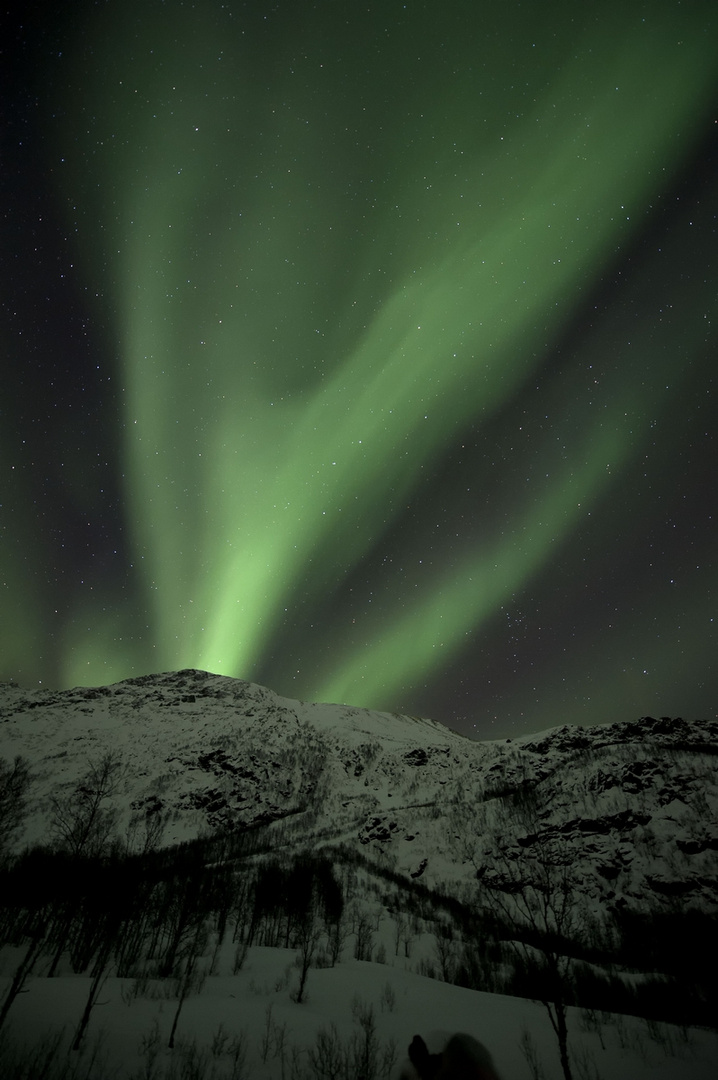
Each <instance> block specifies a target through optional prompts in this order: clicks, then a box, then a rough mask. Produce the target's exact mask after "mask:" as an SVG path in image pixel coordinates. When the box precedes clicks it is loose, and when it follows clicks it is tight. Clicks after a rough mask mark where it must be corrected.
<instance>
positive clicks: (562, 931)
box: [478, 809, 585, 1080]
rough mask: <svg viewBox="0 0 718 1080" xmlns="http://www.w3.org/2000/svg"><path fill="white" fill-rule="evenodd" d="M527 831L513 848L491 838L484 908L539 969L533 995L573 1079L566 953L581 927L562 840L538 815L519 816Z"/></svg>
mask: <svg viewBox="0 0 718 1080" xmlns="http://www.w3.org/2000/svg"><path fill="white" fill-rule="evenodd" d="M521 816H522V818H523V821H524V823H525V824H529V825H530V826H531V827H530V829H529V831H528V833H527V834H526V835H525V836H523V837H521V840H520V842H519V843H517V844H516V846H515V847H512V846H510V845H509V844H507V843H506V842H505V841H502V840H501V839H500V838H499V837H496V836H495V837H494V845H493V850H492V851H491V853H490V854H487V856H486V861H485V863H484V865H483V866H482V867H481V869H480V870H479V872H478V877H479V880H480V882H481V885H482V886H483V888H484V890H485V892H484V898H485V900H486V901H487V903H488V906H489V908H490V909H491V910H493V912H494V914H495V915H496V916H498V919H499V920H500V922H502V923H503V924H504V926H505V927H506V928H507V929H508V930H509V931H510V934H511V944H512V947H513V948H514V949H516V950H517V952H518V954H519V955H520V956H522V957H523V959H524V960H525V962H526V965H527V967H528V968H529V969H531V968H536V966H537V962H538V966H539V977H538V979H537V982H536V986H537V995H536V996H537V997H538V998H539V1000H540V1001H541V1002H542V1004H543V1005H544V1006H545V1008H546V1010H547V1012H548V1016H549V1019H550V1021H551V1026H552V1028H553V1030H554V1033H555V1035H556V1038H557V1040H558V1048H559V1057H560V1059H561V1068H562V1069H563V1075H564V1078H565V1080H572V1075H571V1065H570V1061H569V1053H568V1027H567V1023H566V1016H567V1006H568V1004H569V1003H570V1002H571V1000H572V993H571V979H570V974H571V966H572V960H571V956H570V955H568V950H569V949H570V947H571V943H572V942H574V941H576V940H577V939H578V938H579V937H580V936H581V934H582V931H583V928H584V915H585V912H584V910H583V907H582V905H581V904H580V903H579V902H578V901H577V897H576V893H575V890H574V888H573V885H572V881H571V874H570V862H569V860H568V857H567V855H566V852H565V850H564V851H563V852H562V851H561V845H560V841H559V840H557V839H556V838H554V837H552V836H550V835H549V834H548V833H547V831H546V829H545V828H544V829H543V830H542V829H541V826H540V824H539V823H538V816H537V815H536V816H534V815H532V813H531V811H530V810H529V811H526V809H524V811H523V812H522V815H521Z"/></svg>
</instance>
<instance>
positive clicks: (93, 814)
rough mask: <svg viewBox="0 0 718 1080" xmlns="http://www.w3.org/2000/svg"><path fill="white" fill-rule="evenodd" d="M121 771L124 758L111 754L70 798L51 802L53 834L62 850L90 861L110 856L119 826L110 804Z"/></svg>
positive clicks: (95, 768)
mask: <svg viewBox="0 0 718 1080" xmlns="http://www.w3.org/2000/svg"><path fill="white" fill-rule="evenodd" d="M121 767H122V763H121V761H120V758H119V757H118V756H117V755H116V754H114V753H113V752H111V751H108V752H107V753H106V754H103V756H102V757H101V758H100V760H99V761H97V762H95V764H93V765H91V766H90V768H89V769H88V771H87V773H86V774H85V776H84V777H83V778H82V780H80V781H79V782H78V783H77V784H76V785H75V787H74V788H73V789H72V791H71V792H70V793H69V794H68V795H66V796H64V797H63V798H57V797H56V798H53V799H52V800H51V803H52V822H51V830H52V834H53V836H54V838H55V840H56V841H57V843H58V846H59V847H60V848H61V849H63V850H65V851H67V852H69V853H70V854H71V855H73V856H80V855H84V856H87V857H90V858H93V857H97V856H98V855H102V854H104V853H106V851H107V849H108V847H109V845H110V841H111V840H112V837H113V834H114V832H115V826H116V824H117V813H116V811H115V810H114V809H113V808H112V807H111V806H108V802H109V800H110V799H111V798H112V796H113V795H114V794H115V792H116V791H117V787H118V785H119V781H120V776H121Z"/></svg>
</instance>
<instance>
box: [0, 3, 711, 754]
mask: <svg viewBox="0 0 718 1080" xmlns="http://www.w3.org/2000/svg"><path fill="white" fill-rule="evenodd" d="M31 7H32V14H31V16H30V17H28V16H27V14H23V13H22V11H21V10H20V9H19V8H18V10H17V11H16V12H15V13H14V14H13V13H12V12H11V25H10V31H9V32H8V33H3V41H2V50H3V54H2V56H1V57H0V67H1V68H2V76H1V77H2V86H1V87H0V89H1V90H2V95H3V101H4V102H5V103H6V106H5V109H4V113H3V117H2V143H1V144H0V145H1V148H2V159H3V166H2V176H1V178H0V182H1V183H2V221H3V232H2V241H1V244H0V248H1V250H0V260H1V272H2V285H3V287H2V296H1V297H0V303H1V304H2V322H1V324H0V325H1V326H2V339H1V341H2V350H3V371H4V379H3V389H2V394H1V395H0V410H1V411H0V454H1V467H2V474H1V475H2V481H1V487H0V496H1V499H2V506H1V508H0V633H1V634H2V641H1V643H0V676H1V677H3V678H6V679H15V680H17V681H18V682H20V683H21V684H23V685H26V686H37V685H42V686H44V687H52V688H55V687H56V688H65V687H70V686H73V685H77V684H85V685H92V684H104V683H109V682H113V681H116V680H118V679H122V678H127V677H131V676H135V675H141V674H146V673H149V672H155V671H163V670H173V669H177V668H182V667H196V668H204V669H207V670H210V671H213V672H219V673H222V674H226V675H233V676H237V677H240V678H245V679H251V680H253V681H256V682H260V683H263V684H265V685H267V686H270V687H272V688H273V689H274V690H276V691H277V692H279V693H281V694H285V695H287V696H290V697H296V698H302V699H306V700H318V701H341V702H346V703H349V704H353V705H359V706H369V707H375V708H380V709H387V710H394V711H402V712H409V713H412V714H417V715H423V716H431V717H434V718H435V719H437V720H440V721H442V722H444V723H446V724H448V725H450V726H451V727H453V728H455V729H457V730H459V731H462V732H464V733H467V734H470V735H475V736H477V737H480V738H491V737H501V736H512V735H518V734H521V733H524V732H529V731H538V730H541V729H542V728H545V727H548V726H551V725H554V724H559V723H578V724H592V723H600V722H606V721H612V720H622V719H631V718H633V717H636V716H641V715H644V714H648V713H650V714H653V715H663V714H669V715H683V716H688V717H693V716H714V715H716V714H717V712H718V695H717V693H716V691H718V670H717V668H716V662H715V659H716V649H717V646H718V598H717V596H716V585H717V584H718V583H717V581H716V574H717V570H718V564H717V561H716V549H717V547H718V543H717V541H718V536H717V530H716V514H717V512H718V509H717V506H716V493H717V491H718V483H717V475H718V473H717V466H718V452H717V445H716V371H717V370H718V369H717V364H716V355H717V349H716V343H717V337H716V298H717V295H718V268H717V266H716V253H717V251H718V247H717V245H716V214H717V213H718V122H717V121H718V112H717V111H716V101H717V93H716V92H717V91H718V74H717V73H716V68H715V56H716V55H717V53H718V12H717V11H716V8H715V4H714V3H713V2H712V0H711V2H707V3H700V2H695V3H690V4H680V3H678V2H675V0H673V2H663V0H652V2H650V3H648V2H646V3H642V2H640V0H639V2H636V3H631V4H627V3H625V0H621V2H620V3H614V2H612V0H607V2H603V3H586V4H576V3H569V2H547V3H542V4H533V3H518V2H516V0H501V2H494V3H490V2H486V3H483V2H479V0H471V2H468V0H467V2H462V0H441V2H438V0H424V2H420V0H415V2H412V0H407V2H405V3H404V2H395V0H363V2H362V3H356V4H354V3H351V4H349V3H344V2H339V0H317V2H309V0H307V2H304V0H291V2H290V0H275V2H266V3H265V2H260V0H247V2H244V3H241V2H238V3H232V2H225V3H221V2H215V0H196V2H195V3H181V2H179V0H174V2H173V0H167V2H159V0H122V2H119V0H106V2H103V3H89V2H87V0H76V2H74V3H72V4H69V3H66V2H60V3H54V4H47V5H46V7H45V8H43V6H42V4H39V5H32V6H31Z"/></svg>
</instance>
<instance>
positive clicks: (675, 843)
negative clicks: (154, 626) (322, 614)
mask: <svg viewBox="0 0 718 1080" xmlns="http://www.w3.org/2000/svg"><path fill="white" fill-rule="evenodd" d="M716 746H718V723H717V722H716V721H708V720H704V721H687V720H682V719H668V718H662V719H654V718H650V717H644V718H642V719H639V720H634V721H625V722H617V723H610V724H605V725H602V726H598V727H592V728H580V727H571V726H560V727H556V728H554V729H552V730H550V731H547V732H544V733H541V734H539V735H532V736H527V737H524V738H520V739H516V740H513V741H511V740H497V741H491V742H475V741H471V740H469V739H466V738H464V737H462V736H460V735H458V734H456V733H455V732H453V731H451V730H449V729H448V728H446V727H443V726H442V725H440V724H438V723H435V722H434V721H431V720H426V719H421V718H417V717H410V716H400V715H395V714H389V713H381V712H374V711H371V710H365V709H355V708H349V707H345V706H339V705H321V704H308V703H305V702H298V701H291V700H288V699H286V698H281V697H279V696H277V695H276V694H274V693H273V692H272V691H271V690H268V689H266V688H264V687H261V686H257V685H255V684H252V683H247V682H244V681H242V680H238V679H230V678H226V677H223V676H218V675H210V674H208V673H206V672H200V671H195V670H188V671H181V672H172V673H166V674H162V675H155V676H146V677H142V678H138V679H130V680H127V681H125V682H121V683H117V684H116V685H114V686H108V687H97V688H77V689H74V690H68V691H61V692H53V691H42V690H34V691H24V690H22V689H20V688H18V687H14V686H8V685H6V686H3V687H2V688H1V689H0V755H1V756H3V757H4V758H5V759H10V758H12V757H14V756H15V755H16V754H21V755H23V756H24V757H26V758H27V759H28V760H29V761H30V762H31V763H32V771H33V776H34V783H33V786H32V791H31V806H30V813H29V814H28V818H27V825H26V834H25V839H26V841H28V842H39V841H43V840H46V839H47V838H48V836H49V834H50V818H51V797H52V796H62V795H63V793H67V792H69V791H71V790H72V788H73V785H76V784H77V783H78V780H79V779H80V778H81V777H82V776H83V774H84V773H85V772H86V771H87V768H88V766H89V765H90V764H92V763H93V762H96V761H97V760H99V759H100V758H101V757H102V756H103V755H105V754H107V753H111V754H112V755H113V756H114V757H115V759H116V761H117V762H118V763H119V765H120V768H119V770H118V780H117V784H116V787H115V790H114V791H113V794H112V796H111V802H112V805H113V807H114V809H115V811H116V813H117V817H118V830H119V832H120V834H122V835H124V834H126V832H127V829H128V827H129V826H130V822H131V821H133V822H134V827H135V831H136V826H137V823H138V822H140V823H144V822H145V821H146V820H147V819H148V818H152V817H156V816H159V817H161V819H162V821H163V831H162V843H163V844H165V845H167V844H172V843H176V842H179V841H184V840H188V839H191V838H194V837H197V836H199V835H203V834H206V833H207V831H208V830H209V831H210V832H214V831H217V830H231V831H237V830H241V829H244V828H246V827H256V826H258V825H267V824H269V823H272V822H280V821H283V822H284V823H285V825H286V826H288V827H289V826H291V838H290V837H289V835H288V833H287V830H286V828H285V829H284V831H283V836H284V837H285V838H286V840H285V841H283V842H288V843H291V844H292V845H294V846H296V847H297V848H300V847H301V846H302V845H303V844H306V843H310V842H311V843H314V842H316V841H317V840H319V839H320V840H321V842H322V843H323V844H325V845H329V844H336V843H337V842H342V843H344V844H348V845H350V846H353V847H356V849H357V850H359V851H361V852H364V853H365V854H366V855H367V856H369V857H370V858H372V859H375V860H377V862H378V863H380V864H381V865H383V866H384V867H390V868H391V869H392V870H394V871H396V872H397V873H398V874H400V875H404V876H406V878H407V879H409V880H416V879H417V878H419V877H421V879H422V881H423V882H425V883H426V884H428V885H430V886H433V887H441V888H442V890H445V891H448V892H456V891H460V890H461V889H462V888H464V887H466V886H467V885H468V884H470V883H471V882H472V881H475V879H476V875H477V872H479V873H480V872H481V869H482V867H483V864H484V862H485V859H486V857H487V856H488V851H487V850H486V847H487V845H486V844H485V843H484V840H485V839H488V838H489V837H491V836H494V834H495V833H496V832H497V831H498V832H499V833H500V836H501V845H502V848H504V849H506V850H507V851H508V852H509V853H510V852H511V850H512V847H513V849H516V848H518V847H522V848H523V850H524V851H526V850H528V851H530V850H531V848H532V845H535V842H536V838H540V839H542V840H546V839H548V838H553V839H559V840H560V842H561V844H562V846H563V849H564V851H565V852H566V855H567V861H569V862H570V864H571V866H572V873H573V878H574V885H575V887H576V888H577V889H579V890H580V891H581V892H583V893H585V894H586V895H587V896H588V897H590V898H591V899H592V900H593V901H594V902H601V903H608V904H611V905H617V906H623V905H628V906H629V907H633V906H638V907H641V906H642V905H645V904H650V905H651V906H654V905H658V906H660V907H663V908H666V909H667V910H669V909H671V908H672V906H674V905H675V903H676V902H677V901H679V902H680V904H681V905H682V906H683V907H685V906H688V907H692V908H695V909H696V910H700V911H704V912H706V911H710V912H715V911H716V910H718V781H717V779H716V767H715V763H716V756H715V753H716V751H715V747H716ZM529 793H530V794H531V805H532V810H531V815H530V817H531V820H530V821H529V822H528V826H530V827H527V821H526V815H525V813H524V814H523V815H519V816H518V817H517V815H516V810H515V804H516V797H517V795H520V796H521V801H522V803H523V804H524V805H525V804H526V798H527V795H528V794H529ZM532 837H533V839H532Z"/></svg>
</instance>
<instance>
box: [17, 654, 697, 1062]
mask: <svg viewBox="0 0 718 1080" xmlns="http://www.w3.org/2000/svg"><path fill="white" fill-rule="evenodd" d="M717 735H718V724H716V723H715V721H685V720H680V719H668V718H660V719H653V718H650V717H643V718H642V719H640V720H636V721H631V722H622V723H613V724H606V725H603V726H600V727H593V728H588V729H586V728H580V727H572V726H560V727H556V728H553V729H552V730H550V731H547V732H544V733H542V734H540V735H535V736H527V737H524V738H520V739H515V740H508V739H504V740H495V741H489V742H477V741H472V740H469V739H466V738H464V737H462V736H460V735H458V734H456V733H455V732H452V731H450V730H448V729H446V728H445V727H443V726H442V725H440V724H437V723H434V722H433V721H431V720H425V719H421V718H418V717H412V716H398V715H394V714H390V713H381V712H374V711H370V710H365V709H354V708H347V707H345V706H339V705H312V704H306V703H304V702H298V701H291V700H288V699H285V698H281V697H278V696H277V695H276V694H274V693H272V692H271V691H270V690H268V689H265V688H264V687H261V686H257V685H254V684H251V683H247V682H243V681H241V680H237V679H229V678H224V677H221V676H217V675H210V674H207V673H206V672H202V671H194V670H187V671H180V672H172V673H167V674H162V675H154V676H148V677H143V678H139V679H131V680H127V681H125V682H121V683H118V684H116V685H114V686H108V687H99V688H84V689H82V688H80V689H75V690H69V691H65V692H52V691H25V690H22V689H20V688H18V687H16V686H13V685H5V686H2V687H0V766H2V765H3V762H4V763H5V765H4V767H3V768H2V769H0V808H1V807H3V806H5V807H7V806H8V805H10V804H9V803H8V798H7V796H8V790H9V788H10V786H11V785H9V783H8V777H9V776H11V775H13V774H12V771H11V769H9V768H8V765H7V763H8V762H11V761H12V760H13V759H14V758H15V757H16V756H17V755H20V756H21V757H22V758H24V759H25V760H26V761H28V762H29V763H30V767H31V783H30V785H29V788H28V792H29V794H28V805H27V814H26V815H25V816H24V819H23V829H24V833H22V834H20V835H17V836H15V837H14V839H15V844H16V848H17V850H18V851H19V850H20V848H21V846H22V845H23V844H28V845H31V844H36V843H40V844H43V843H49V845H50V847H51V848H53V850H49V851H48V850H44V851H43V850H32V851H28V852H25V854H24V855H22V856H21V857H20V858H18V859H17V860H15V862H13V860H7V861H6V863H5V865H4V866H0V876H2V882H0V884H1V885H2V888H0V916H2V917H1V918H0V923H1V924H2V929H3V935H4V936H3V941H2V943H1V944H0V1027H1V1026H2V1024H3V1020H5V1021H6V1027H5V1028H4V1029H3V1032H2V1035H3V1038H1V1039H0V1072H2V1073H3V1076H6V1075H7V1076H8V1077H22V1078H23V1080H25V1078H26V1077H28V1076H35V1075H43V1076H48V1077H49V1078H50V1080H69V1078H70V1077H72V1078H76V1077H77V1076H79V1075H80V1072H79V1071H78V1070H79V1069H80V1067H81V1068H82V1070H83V1071H82V1075H83V1076H87V1077H88V1080H97V1078H99V1077H101V1078H102V1080H105V1077H106V1076H107V1075H115V1076H117V1077H118V1080H119V1078H122V1080H135V1078H136V1077H139V1076H143V1077H150V1076H151V1077H153V1078H154V1080H171V1078H174V1077H177V1076H178V1075H181V1076H187V1077H199V1076H202V1077H216V1078H217V1080H219V1078H222V1080H225V1078H226V1080H229V1078H230V1077H231V1078H232V1080H238V1078H240V1077H245V1076H249V1075H251V1076H254V1077H256V1078H257V1080H280V1077H281V1078H282V1080H285V1078H286V1077H288V1076H289V1077H292V1078H294V1080H315V1078H319V1077H325V1076H327V1075H331V1076H335V1077H338V1078H339V1080H354V1078H355V1077H356V1076H359V1075H361V1076H367V1077H370V1078H373V1080H397V1077H398V1075H399V1069H400V1065H401V1056H402V1048H404V1053H405V1048H406V1047H408V1045H409V1042H410V1040H411V1039H412V1038H413V1035H414V1034H415V1033H416V1032H417V1031H419V1032H422V1033H427V1034H429V1033H430V1032H431V1029H434V1028H440V1029H442V1030H443V1031H444V1033H445V1034H447V1033H450V1032H451V1031H456V1030H462V1029H463V1030H466V1031H469V1032H472V1033H474V1034H475V1035H476V1037H478V1038H480V1039H482V1040H485V1041H486V1043H487V1045H489V1047H490V1048H491V1050H492V1052H493V1053H494V1054H495V1058H496V1060H497V1063H498V1065H499V1071H500V1073H501V1074H502V1075H505V1076H515V1077H522V1076H523V1077H529V1076H530V1077H533V1078H534V1080H535V1078H536V1077H537V1076H542V1075H543V1076H558V1075H563V1076H564V1077H566V1076H568V1075H569V1071H568V1060H569V1055H570V1058H571V1061H572V1062H573V1068H574V1072H573V1074H572V1075H573V1076H574V1077H579V1080H582V1078H586V1080H595V1078H596V1077H597V1076H599V1075H604V1076H608V1075H610V1076H613V1077H617V1078H619V1080H622V1078H623V1077H626V1078H627V1077H629V1076H630V1077H631V1078H632V1080H636V1078H639V1080H649V1077H650V1078H651V1080H655V1078H656V1077H658V1078H659V1080H679V1078H680V1080H686V1078H688V1077H690V1080H708V1077H712V1076H713V1074H714V1071H715V1070H714V1064H715V1053H714V1047H715V1043H714V1041H712V1040H714V1036H713V1035H712V1034H711V1033H710V1031H708V1030H693V1031H690V1032H689V1031H688V1030H687V1027H686V1025H697V1026H698V1027H699V1028H701V1029H707V1028H710V1027H711V1026H713V1025H714V1017H715V1015H716V1012H715V1000H716V996H715V989H714V979H713V971H714V962H713V961H712V960H711V954H712V951H713V952H714V951H715V947H716V938H717V935H716V915H717V914H718V783H717V781H716V769H715V762H716V750H715V747H716V745H717V743H716V736H717ZM20 773H21V775H24V773H23V771H22V770H20ZM3 785H4V786H3ZM3 799H4V800H5V801H4V802H3ZM15 807H16V809H17V803H16V804H15ZM98 808H99V809H100V810H101V812H99V814H97V815H96V817H95V819H93V820H95V824H97V822H98V821H99V823H100V828H99V830H96V832H95V833H92V832H91V830H88V829H85V830H84V832H83V831H82V830H79V831H78V828H77V826H78V822H79V823H80V825H83V827H84V826H85V825H87V823H88V821H89V820H90V817H91V814H94V813H95V811H97V810H98ZM10 817H12V814H11V815H10ZM18 820H19V819H18ZM2 824H3V825H4V826H5V828H4V830H3V831H2V832H0V840H1V839H4V840H5V842H6V843H7V837H8V835H9V836H10V837H11V838H12V837H13V831H12V828H10V830H8V828H7V822H5V821H3V822H2ZM11 824H12V823H11ZM91 835H92V836H94V837H95V839H97V838H98V837H99V839H100V843H99V845H97V846H95V848H94V849H93V848H92V845H90V844H88V843H87V840H88V837H89V836H91ZM108 840H112V843H108ZM117 841H119V843H118V842H117ZM150 841H151V843H150ZM182 841H193V842H192V843H187V844H182V843H181V842H182ZM194 841H198V842H194ZM176 844H177V845H179V846H177V847H174V846H173V845H176ZM158 847H159V848H160V850H158ZM162 848H164V850H161V849H162ZM0 854H2V848H0ZM309 968H311V975H309ZM427 976H429V977H428V978H427ZM307 978H308V979H309V984H308V985H309V991H308V993H309V999H308V1000H307V999H306V996H305V992H306V985H307V982H306V980H307ZM100 991H101V993H100ZM532 1001H533V1002H534V1003H532ZM536 1001H540V1002H542V1003H543V1004H542V1005H538V1004H536V1003H535V1002H536ZM95 1005H97V1008H95ZM100 1005H102V1008H100ZM180 1011H181V1012H182V1016H181V1018H180ZM623 1014H628V1015H627V1016H624V1015H623ZM639 1017H645V1020H640V1019H638V1018H639ZM666 1022H668V1023H666ZM671 1023H679V1024H681V1025H683V1026H682V1027H681V1028H671V1026H670V1024H671ZM178 1024H179V1027H178ZM562 1025H563V1026H562ZM88 1028H89V1033H88ZM176 1029H177V1033H178V1041H177V1044H176V1045H175V1044H174V1042H173V1040H174V1035H175V1031H176ZM8 1033H9V1037H8V1038H5V1036H6V1034H8ZM93 1039H94V1040H96V1041H95V1042H93V1041H92V1040H93ZM105 1044H106V1047H107V1055H108V1058H107V1060H108V1062H109V1072H108V1071H106V1069H105V1065H104V1064H101V1063H100V1059H99V1057H98V1058H97V1060H96V1055H97V1054H98V1053H99V1048H100V1046H101V1045H105ZM439 1047H440V1043H437V1044H436V1048H437V1049H438V1048H439ZM72 1048H79V1049H72ZM397 1048H398V1049H397ZM395 1049H396V1050H397V1054H396V1056H394V1051H395ZM78 1054H79V1055H80V1056H77V1055H78ZM82 1055H84V1057H83V1056H82ZM327 1055H329V1057H331V1060H332V1065H331V1067H329V1066H327V1062H328V1061H329V1057H327ZM360 1058H361V1063H360V1062H359V1059H360ZM365 1059H366V1060H365ZM367 1061H369V1062H370V1064H371V1068H368V1067H367V1066H366V1062H367ZM50 1062H52V1070H51V1071H50V1072H48V1071H47V1067H49V1064H50ZM382 1062H383V1064H382ZM550 1062H553V1066H551V1065H550V1064H549V1066H548V1068H549V1072H546V1071H545V1070H546V1066H545V1064H544V1063H550ZM337 1063H338V1064H337ZM559 1063H560V1064H559ZM360 1064H361V1068H360V1067H359V1065H360ZM339 1066H341V1068H340V1067H339ZM13 1070H14V1071H13Z"/></svg>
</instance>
